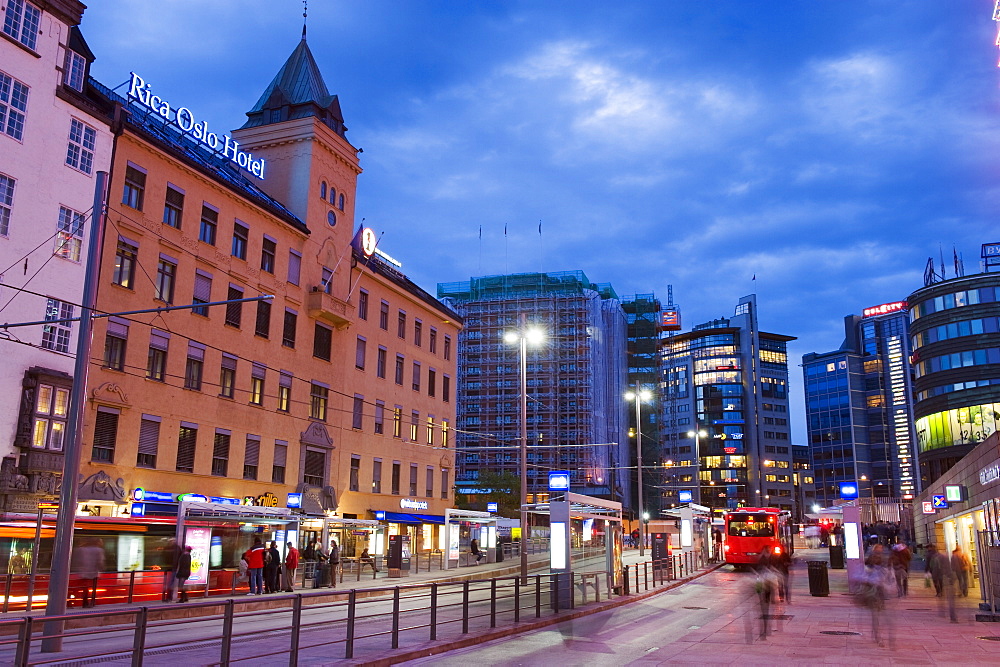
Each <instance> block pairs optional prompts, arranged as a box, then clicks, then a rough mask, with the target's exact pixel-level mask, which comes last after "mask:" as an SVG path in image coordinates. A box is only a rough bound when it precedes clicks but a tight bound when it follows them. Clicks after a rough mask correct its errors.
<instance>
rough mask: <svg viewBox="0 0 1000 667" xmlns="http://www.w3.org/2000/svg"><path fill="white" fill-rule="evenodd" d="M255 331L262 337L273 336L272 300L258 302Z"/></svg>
mask: <svg viewBox="0 0 1000 667" xmlns="http://www.w3.org/2000/svg"><path fill="white" fill-rule="evenodd" d="M254 333H255V334H256V335H258V336H260V337H261V338H270V337H271V302H270V301H258V302H257V324H256V326H254Z"/></svg>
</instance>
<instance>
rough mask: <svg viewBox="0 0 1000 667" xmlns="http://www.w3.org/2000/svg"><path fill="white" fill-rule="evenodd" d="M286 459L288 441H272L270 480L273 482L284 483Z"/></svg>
mask: <svg viewBox="0 0 1000 667" xmlns="http://www.w3.org/2000/svg"><path fill="white" fill-rule="evenodd" d="M287 460H288V443H287V442H285V441H284V440H275V441H274V460H273V462H272V464H271V481H272V482H273V483H275V484H284V483H285V464H286V461H287Z"/></svg>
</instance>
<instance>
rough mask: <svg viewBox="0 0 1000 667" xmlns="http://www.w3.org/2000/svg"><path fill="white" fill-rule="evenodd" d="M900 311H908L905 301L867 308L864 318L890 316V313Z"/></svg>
mask: <svg viewBox="0 0 1000 667" xmlns="http://www.w3.org/2000/svg"><path fill="white" fill-rule="evenodd" d="M900 310H906V302H905V301H893V302H892V303H883V304H882V305H881V306H872V307H871V308H865V310H864V317H875V316H877V315H888V314H889V313H895V312H898V311H900Z"/></svg>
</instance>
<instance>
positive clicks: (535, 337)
mask: <svg viewBox="0 0 1000 667" xmlns="http://www.w3.org/2000/svg"><path fill="white" fill-rule="evenodd" d="M521 324H522V325H523V324H524V316H523V315H522V316H521ZM503 339H504V341H506V342H507V343H508V344H514V343H517V344H518V345H519V348H520V353H521V580H522V581H525V582H526V581H527V580H528V508H527V505H528V361H527V357H528V350H527V345H528V343H531V344H532V345H538V344H540V343H541V342H542V341H544V340H545V333H544V332H543V331H542V330H541V329H536V328H533V327H532V328H521V329H520V330H518V331H508V332H507V333H506V334H504V337H503Z"/></svg>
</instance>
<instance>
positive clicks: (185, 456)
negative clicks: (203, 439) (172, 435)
mask: <svg viewBox="0 0 1000 667" xmlns="http://www.w3.org/2000/svg"><path fill="white" fill-rule="evenodd" d="M197 444H198V427H197V426H195V425H194V424H185V423H183V422H182V423H181V428H180V432H179V434H178V436H177V466H176V470H177V472H194V453H195V448H196V446H197Z"/></svg>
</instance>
